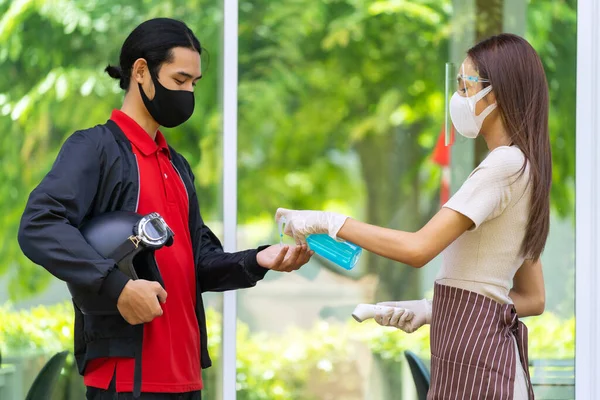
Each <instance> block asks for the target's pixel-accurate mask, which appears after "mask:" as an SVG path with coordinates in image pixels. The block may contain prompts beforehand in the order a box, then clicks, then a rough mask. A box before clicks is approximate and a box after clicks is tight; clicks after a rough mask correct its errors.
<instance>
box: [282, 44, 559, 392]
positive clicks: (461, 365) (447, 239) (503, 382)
mask: <svg viewBox="0 0 600 400" xmlns="http://www.w3.org/2000/svg"><path fill="white" fill-rule="evenodd" d="M457 84H458V87H457V91H456V93H454V95H453V97H452V99H451V101H450V116H451V118H452V122H453V124H454V126H455V128H456V130H457V132H458V133H460V134H462V135H463V136H465V137H468V138H475V137H477V136H478V135H481V136H483V138H484V139H485V141H486V144H487V146H488V148H489V150H490V152H489V154H488V156H487V157H486V158H485V159H484V160H483V161H482V162H481V164H479V165H478V166H477V168H475V170H474V171H473V172H472V173H471V174H470V175H469V177H468V179H467V180H466V181H465V182H464V184H463V185H462V187H461V188H460V189H459V190H458V191H457V192H456V193H455V194H454V195H453V196H452V198H451V199H450V200H449V201H448V202H447V203H446V204H444V206H443V207H442V209H441V210H440V211H439V212H438V213H437V214H436V215H435V216H434V217H433V218H432V219H431V220H430V221H429V222H428V223H427V224H426V225H425V226H424V227H423V228H422V229H420V230H418V231H417V232H403V231H398V230H393V229H387V228H382V227H378V226H374V225H369V224H366V223H363V222H359V221H357V220H354V219H351V218H349V217H346V216H344V215H340V214H336V213H331V212H325V211H296V210H287V209H279V210H278V211H277V215H276V218H277V219H278V220H279V219H280V218H281V217H285V220H286V222H287V225H286V230H285V231H286V233H287V234H288V235H291V236H294V237H295V239H296V241H298V242H303V241H304V238H305V237H306V236H307V235H310V234H315V233H328V234H329V235H330V236H332V237H334V238H338V239H341V240H347V241H350V242H353V243H355V244H357V245H359V246H361V247H363V248H364V249H366V250H369V251H371V252H373V253H376V254H379V255H381V256H383V257H387V258H390V259H393V260H396V261H398V262H401V263H404V264H408V265H411V266H413V267H415V268H421V267H423V266H424V265H426V264H427V263H428V262H429V261H431V260H432V259H433V258H434V257H436V256H437V255H438V254H440V253H442V252H443V256H444V257H443V258H444V260H443V265H442V267H441V269H440V271H439V273H438V276H437V278H436V282H435V287H434V296H433V301H430V300H426V299H423V300H413V301H396V302H385V303H380V305H382V306H383V307H378V310H379V311H377V312H376V313H375V320H376V321H377V322H378V323H379V324H381V325H385V326H395V327H397V328H399V329H402V330H404V331H405V332H408V333H411V332H414V331H415V330H417V329H419V328H420V327H421V326H423V325H424V324H431V339H430V346H431V386H430V389H429V394H428V399H442V398H443V399H483V398H485V399H527V398H529V399H533V390H532V388H531V382H530V379H529V373H528V367H527V364H528V358H527V356H528V355H527V328H526V326H525V325H524V324H523V323H522V322H520V321H519V319H518V317H525V316H531V315H539V314H541V313H542V312H543V310H544V304H545V289H544V279H543V274H542V265H541V262H540V256H541V254H542V251H543V249H544V246H545V243H546V239H547V236H548V231H549V224H550V223H549V218H550V205H549V194H550V185H551V180H552V158H551V151H550V140H549V135H548V86H547V82H546V77H545V73H544V69H543V67H542V63H541V61H540V58H539V56H538V55H537V53H536V52H535V50H534V49H533V48H532V47H531V45H530V44H529V43H528V42H527V41H525V40H524V39H522V38H521V37H518V36H515V35H510V34H502V35H498V36H494V37H491V38H489V39H486V40H484V41H482V42H480V43H478V44H477V45H476V46H474V47H473V48H471V49H470V50H469V51H468V52H467V58H466V59H465V60H464V62H463V63H462V65H461V67H460V71H459V74H458V78H457Z"/></svg>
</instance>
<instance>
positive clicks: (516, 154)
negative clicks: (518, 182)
mask: <svg viewBox="0 0 600 400" xmlns="http://www.w3.org/2000/svg"><path fill="white" fill-rule="evenodd" d="M524 164H525V154H523V152H522V151H521V149H519V148H518V147H517V146H500V147H496V148H495V149H493V150H492V151H491V152H490V153H489V154H488V156H487V157H486V158H485V159H484V160H483V161H482V162H481V164H480V166H481V167H485V168H492V169H494V170H497V171H503V172H506V173H509V174H511V173H516V172H518V171H520V170H521V169H522V168H523V165H524Z"/></svg>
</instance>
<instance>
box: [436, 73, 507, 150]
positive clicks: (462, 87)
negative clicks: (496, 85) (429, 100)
mask: <svg viewBox="0 0 600 400" xmlns="http://www.w3.org/2000/svg"><path fill="white" fill-rule="evenodd" d="M445 87H446V103H445V104H446V115H445V132H446V145H448V143H450V132H451V131H452V127H454V129H455V130H456V131H457V132H458V133H460V134H461V135H462V136H464V137H466V138H469V139H474V138H476V137H477V135H479V131H480V130H481V126H482V124H483V121H484V120H485V118H486V117H487V116H488V115H489V114H490V113H491V112H492V111H493V110H494V109H495V108H496V104H495V103H494V104H490V105H489V106H488V107H486V108H485V109H484V110H483V111H482V112H481V113H480V114H479V115H477V114H476V105H477V102H478V101H479V100H481V99H483V98H484V97H485V96H487V94H488V93H490V92H491V91H492V85H491V84H490V81H489V80H488V79H484V78H481V77H480V76H479V75H478V74H477V73H476V72H474V71H470V72H469V71H467V70H466V68H465V64H464V63H463V64H462V65H461V67H460V68H459V69H458V71H457V70H456V68H455V67H454V64H452V63H448V64H446V85H445Z"/></svg>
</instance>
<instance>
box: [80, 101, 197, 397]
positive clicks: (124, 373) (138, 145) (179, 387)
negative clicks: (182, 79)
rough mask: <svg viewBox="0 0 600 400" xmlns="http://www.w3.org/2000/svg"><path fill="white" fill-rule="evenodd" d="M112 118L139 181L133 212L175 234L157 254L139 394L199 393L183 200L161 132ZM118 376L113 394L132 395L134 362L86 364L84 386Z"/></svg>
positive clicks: (193, 293) (113, 360)
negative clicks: (159, 283) (161, 287)
mask: <svg viewBox="0 0 600 400" xmlns="http://www.w3.org/2000/svg"><path fill="white" fill-rule="evenodd" d="M111 119H112V120H113V121H114V122H116V123H117V125H119V127H120V128H121V129H122V130H123V132H124V133H125V135H126V136H127V138H128V139H129V140H130V141H131V144H132V148H133V153H134V154H135V157H136V160H137V164H138V168H139V176H140V193H139V203H138V209H137V212H138V213H139V214H142V215H145V214H148V213H151V212H158V213H159V214H160V215H161V216H162V217H163V218H164V219H165V221H166V222H167V224H168V225H169V226H170V227H171V229H172V230H173V232H174V233H175V240H174V243H173V245H172V246H170V247H163V248H162V249H160V250H158V251H157V252H156V253H155V254H156V262H157V264H158V268H159V270H160V273H161V275H162V277H163V280H164V283H165V290H166V291H167V302H166V303H165V304H163V305H162V308H163V315H162V316H160V317H158V318H155V319H154V320H153V321H152V322H150V323H147V324H145V325H144V343H143V348H142V392H162V393H181V392H191V391H196V390H200V389H202V376H201V369H200V329H199V327H198V320H197V319H196V312H195V307H196V275H195V271H194V256H193V252H192V244H191V238H190V232H189V225H188V218H189V216H188V213H189V207H188V197H187V192H186V189H185V186H184V184H183V182H182V181H181V178H180V177H179V175H178V172H177V171H176V169H175V167H174V166H173V164H171V157H170V153H169V148H168V146H167V142H166V141H165V138H164V136H163V135H162V133H160V131H159V132H157V134H156V140H152V138H151V137H150V136H149V135H148V134H147V133H146V131H144V129H143V128H142V127H140V126H139V125H138V124H137V123H136V122H135V121H134V120H133V119H131V118H130V117H129V116H127V115H126V114H125V113H123V112H121V111H119V110H115V111H113V113H112V116H111ZM115 370H116V374H117V382H116V383H117V392H132V391H133V371H134V360H133V359H132V358H101V359H94V360H91V361H90V362H89V363H88V365H87V367H86V369H85V375H84V383H85V385H86V386H92V387H98V388H102V389H107V388H108V386H109V384H110V381H111V379H112V377H113V372H114V371H115Z"/></svg>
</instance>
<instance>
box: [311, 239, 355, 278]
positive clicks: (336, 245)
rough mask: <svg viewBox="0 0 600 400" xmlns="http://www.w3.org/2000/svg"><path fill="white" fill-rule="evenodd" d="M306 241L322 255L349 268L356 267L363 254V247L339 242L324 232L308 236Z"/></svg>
mask: <svg viewBox="0 0 600 400" xmlns="http://www.w3.org/2000/svg"><path fill="white" fill-rule="evenodd" d="M306 243H308V246H309V247H310V249H311V250H313V251H314V252H315V253H317V254H318V255H320V256H321V257H323V258H325V259H327V260H329V261H331V262H332V263H335V264H337V265H339V266H340V267H342V268H344V269H347V270H351V269H352V268H354V266H355V265H356V263H358V260H359V259H360V255H361V254H362V248H361V247H359V246H357V245H355V244H354V243H351V242H338V241H337V240H335V239H333V238H331V237H330V236H329V235H327V234H324V233H323V234H315V235H309V236H307V238H306Z"/></svg>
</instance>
